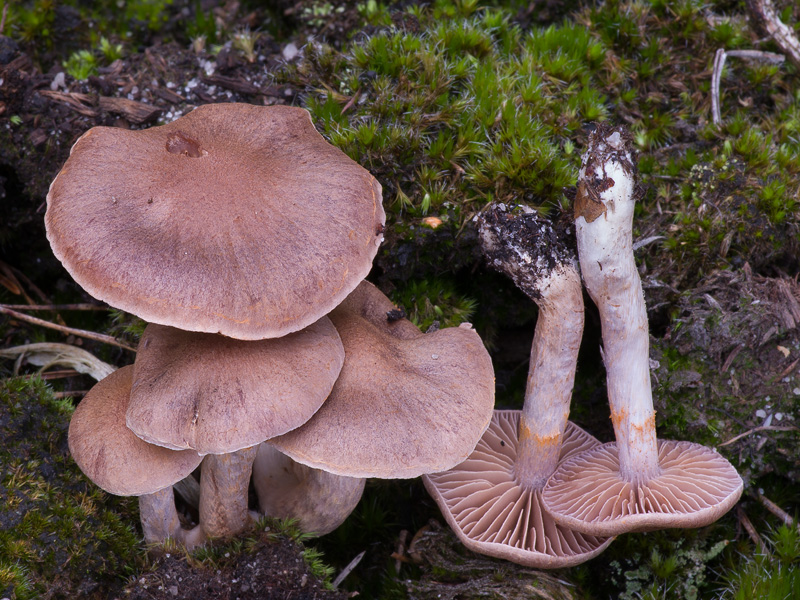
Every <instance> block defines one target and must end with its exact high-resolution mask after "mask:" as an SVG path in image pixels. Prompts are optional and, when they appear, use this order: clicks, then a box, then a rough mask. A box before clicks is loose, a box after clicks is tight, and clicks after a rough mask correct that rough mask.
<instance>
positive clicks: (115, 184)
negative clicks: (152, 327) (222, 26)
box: [45, 104, 385, 340]
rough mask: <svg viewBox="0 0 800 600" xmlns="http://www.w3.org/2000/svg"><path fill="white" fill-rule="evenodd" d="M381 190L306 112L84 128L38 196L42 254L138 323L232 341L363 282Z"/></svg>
mask: <svg viewBox="0 0 800 600" xmlns="http://www.w3.org/2000/svg"><path fill="white" fill-rule="evenodd" d="M384 221H385V215H384V211H383V207H382V206H381V186H380V185H379V184H378V183H377V181H375V179H374V178H373V177H372V176H371V175H370V174H369V172H368V171H366V170H365V169H364V168H362V167H361V166H359V165H358V164H356V163H355V162H354V161H353V160H351V159H350V158H349V157H347V156H346V155H345V154H344V153H343V152H341V151H340V150H338V149H337V148H335V147H334V146H332V145H330V144H329V143H328V142H326V141H325V140H324V139H323V137H322V136H321V135H320V134H319V133H317V131H316V130H315V129H314V126H313V124H312V123H311V118H310V115H309V113H308V111H306V110H304V109H301V108H292V107H288V106H272V107H265V106H252V105H248V104H213V105H205V106H200V107H198V108H197V109H195V110H194V111H192V112H191V113H189V114H187V115H185V116H183V117H181V118H180V119H178V120H176V121H174V122H172V123H169V124H166V125H162V126H159V127H153V128H150V129H146V130H139V131H131V130H126V129H119V128H115V127H95V128H93V129H91V130H89V131H88V132H87V133H86V134H84V135H83V137H81V138H80V139H79V140H78V141H77V142H76V143H75V145H74V146H73V148H72V151H71V153H70V157H69V159H68V160H67V162H66V164H65V165H64V168H63V169H62V170H61V172H60V173H59V174H58V176H57V177H56V179H55V180H54V181H53V183H52V184H51V186H50V192H49V193H48V195H47V213H46V215H45V224H46V226H47V237H48V239H49V240H50V244H51V246H52V248H53V252H54V253H55V255H56V256H57V257H58V258H59V260H61V262H62V263H63V264H64V266H65V267H66V269H67V270H68V271H69V272H70V274H71V275H72V276H73V277H74V278H75V281H77V282H78V283H79V284H80V285H81V286H83V288H84V289H86V291H88V292H89V293H90V294H92V295H93V296H94V297H96V298H99V299H101V300H104V301H106V302H108V303H109V304H111V305H112V306H115V307H118V308H121V309H123V310H126V311H128V312H131V313H133V314H136V315H138V316H140V317H142V318H143V319H145V320H146V321H149V322H154V323H160V324H163V325H171V326H173V327H178V328H180V329H186V330H189V331H202V332H207V333H222V334H224V335H227V336H230V337H235V338H239V339H248V340H253V339H262V338H266V337H280V336H282V335H285V334H287V333H290V332H292V331H297V330H299V329H302V328H303V327H306V326H307V325H310V324H311V323H313V322H314V321H316V320H317V319H319V318H320V317H321V316H322V315H325V314H327V313H328V312H330V311H331V309H333V307H335V306H336V305H337V304H339V302H341V301H342V300H343V299H344V298H345V297H346V296H347V294H349V293H350V292H351V291H352V290H353V289H354V288H355V287H356V285H358V282H359V281H361V280H362V279H363V278H364V277H365V276H366V275H367V273H368V272H369V270H370V267H371V265H372V259H373V258H374V257H375V254H376V252H377V250H378V245H379V243H380V240H381V232H382V231H383V223H384Z"/></svg>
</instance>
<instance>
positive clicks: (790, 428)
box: [717, 425, 800, 448]
mask: <svg viewBox="0 0 800 600" xmlns="http://www.w3.org/2000/svg"><path fill="white" fill-rule="evenodd" d="M759 431H800V429H798V428H797V427H794V426H791V425H790V426H788V427H778V426H775V425H762V426H760V427H753V429H750V430H749V431H745V432H744V433H740V434H739V435H737V436H734V437H732V438H731V439H729V440H728V441H727V442H722V443H721V444H717V448H722V447H723V446H728V445H729V444H733V443H734V442H738V441H739V440H740V439H742V438H743V437H747V436H748V435H750V434H753V433H758V432H759Z"/></svg>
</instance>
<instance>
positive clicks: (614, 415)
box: [575, 126, 660, 483]
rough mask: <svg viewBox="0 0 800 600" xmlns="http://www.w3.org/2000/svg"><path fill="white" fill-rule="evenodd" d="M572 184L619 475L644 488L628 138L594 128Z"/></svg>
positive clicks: (644, 377) (644, 424) (644, 403)
mask: <svg viewBox="0 0 800 600" xmlns="http://www.w3.org/2000/svg"><path fill="white" fill-rule="evenodd" d="M578 181H579V183H578V194H577V197H576V200H575V226H576V230H577V231H576V234H577V239H578V254H579V256H580V265H581V272H582V273H583V279H584V282H585V283H586V289H587V290H588V292H589V295H590V296H591V297H592V299H593V300H594V302H595V304H596V305H597V308H598V310H599V311H600V320H601V325H602V335H603V360H604V362H605V366H606V371H607V384H608V399H609V404H610V405H611V419H612V422H613V425H614V433H615V435H616V439H617V445H618V447H619V462H620V475H621V476H622V477H623V478H624V479H626V480H628V481H636V482H641V483H645V482H647V481H648V480H649V479H651V478H653V477H655V476H657V475H658V473H659V472H660V470H659V466H658V449H657V444H656V427H655V410H654V409H653V397H652V392H651V389H650V361H649V346H650V338H649V333H648V332H649V330H648V326H647V311H646V308H645V303H644V295H643V292H642V283H641V280H640V279H639V273H638V271H637V270H636V264H635V262H634V259H633V232H632V228H633V211H634V206H635V204H636V199H635V194H634V188H635V166H634V164H633V162H632V158H631V150H630V136H629V135H627V134H625V133H624V132H622V131H620V130H616V129H608V128H605V127H602V126H601V127H599V128H598V130H597V131H596V132H595V133H594V134H593V135H592V137H591V139H590V142H589V148H588V150H587V151H586V154H585V155H584V157H583V165H582V167H581V171H580V173H579V176H578Z"/></svg>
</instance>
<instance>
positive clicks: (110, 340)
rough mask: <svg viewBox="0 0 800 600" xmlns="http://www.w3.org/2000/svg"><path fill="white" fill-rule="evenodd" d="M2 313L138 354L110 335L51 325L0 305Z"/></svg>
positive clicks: (132, 348) (134, 349)
mask: <svg viewBox="0 0 800 600" xmlns="http://www.w3.org/2000/svg"><path fill="white" fill-rule="evenodd" d="M0 313H3V314H6V315H8V316H10V317H13V318H15V319H19V320H20V321H25V322H26V323H30V324H32V325H39V326H41V327H47V328H49V329H55V330H56V331H60V332H61V333H63V334H66V335H74V336H77V337H82V338H86V339H88V340H94V341H96V342H102V343H104V344H111V345H112V346H117V347H119V348H124V349H125V350H130V351H131V352H136V348H134V347H132V346H129V345H128V344H126V343H124V342H121V341H119V340H118V339H117V338H114V337H111V336H110V335H105V334H102V333H95V332H94V331H86V330H84V329H74V328H72V327H65V326H63V325H56V324H55V323H51V322H50V321H45V320H44V319H38V318H36V317H31V316H30V315H26V314H23V313H21V312H17V311H16V310H11V309H9V308H6V307H5V306H3V305H0Z"/></svg>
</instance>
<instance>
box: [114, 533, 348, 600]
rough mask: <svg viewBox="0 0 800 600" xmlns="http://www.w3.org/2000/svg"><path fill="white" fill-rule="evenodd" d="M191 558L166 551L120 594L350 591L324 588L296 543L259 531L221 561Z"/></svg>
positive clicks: (222, 599)
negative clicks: (212, 562) (252, 540)
mask: <svg viewBox="0 0 800 600" xmlns="http://www.w3.org/2000/svg"><path fill="white" fill-rule="evenodd" d="M192 562H194V561H192V560H191V559H189V558H187V557H185V556H182V555H175V554H166V555H165V556H163V557H162V558H160V559H158V560H157V562H156V565H155V567H154V569H153V570H152V571H150V572H148V573H147V574H145V575H141V576H139V577H136V578H135V579H134V580H133V581H131V583H129V584H128V585H127V586H126V587H125V589H124V590H123V591H122V593H121V594H120V595H119V596H118V597H119V598H127V599H130V600H201V599H204V598H208V599H211V598H214V599H215V600H217V599H218V600H335V599H344V598H347V597H348V594H347V593H345V592H342V591H332V590H328V589H325V588H324V587H323V586H322V585H321V583H320V581H319V579H317V578H316V577H314V576H313V575H312V574H311V573H310V571H309V569H308V567H307V566H306V564H305V562H304V561H303V558H302V557H301V556H300V555H298V552H297V545H296V544H294V543H293V542H291V541H289V540H287V539H279V540H274V539H270V538H269V534H265V533H263V532H262V533H261V534H260V535H259V539H258V540H257V541H256V542H255V544H254V546H253V548H252V549H250V551H249V552H247V553H245V554H237V555H236V556H235V558H231V554H230V553H229V554H228V555H227V557H223V558H222V560H221V561H220V564H219V565H216V566H208V565H203V564H192Z"/></svg>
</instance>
